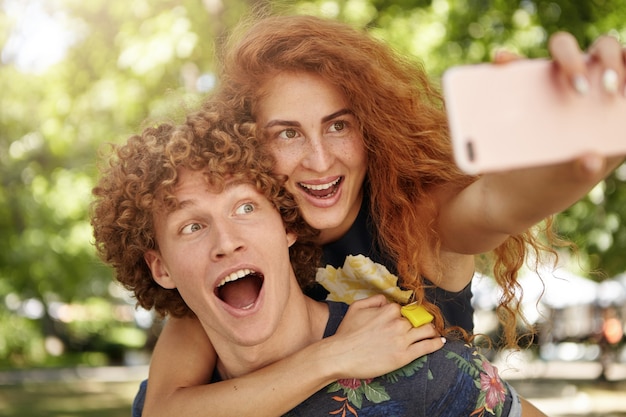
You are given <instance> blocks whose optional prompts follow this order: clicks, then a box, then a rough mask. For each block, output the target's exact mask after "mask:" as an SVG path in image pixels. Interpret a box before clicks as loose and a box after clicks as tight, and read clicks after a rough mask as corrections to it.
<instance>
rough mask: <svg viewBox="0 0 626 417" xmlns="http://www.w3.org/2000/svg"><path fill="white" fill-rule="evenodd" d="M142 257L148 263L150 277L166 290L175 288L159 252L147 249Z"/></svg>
mask: <svg viewBox="0 0 626 417" xmlns="http://www.w3.org/2000/svg"><path fill="white" fill-rule="evenodd" d="M143 259H144V260H145V261H146V263H147V264H148V268H150V271H151V272H152V278H153V279H154V280H155V281H156V283H157V284H159V285H160V286H161V287H163V288H167V289H168V290H171V289H174V288H176V283H175V282H174V280H173V279H172V277H171V276H170V274H169V272H168V270H167V267H166V266H165V263H164V262H163V259H162V258H161V254H160V253H159V252H158V251H156V250H149V251H148V252H146V253H145V254H144V255H143Z"/></svg>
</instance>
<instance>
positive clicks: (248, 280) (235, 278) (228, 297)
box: [215, 269, 264, 310]
mask: <svg viewBox="0 0 626 417" xmlns="http://www.w3.org/2000/svg"><path fill="white" fill-rule="evenodd" d="M263 279H264V277H263V274H261V273H260V272H256V271H253V270H251V269H241V270H239V271H235V272H233V273H231V274H229V275H228V276H227V277H226V278H224V279H223V280H222V282H220V284H219V285H218V286H217V288H216V289H215V294H216V295H217V296H218V297H219V299H220V300H222V301H223V302H225V303H226V304H228V305H229V306H231V307H234V308H238V309H242V310H246V309H249V308H251V307H252V306H253V305H254V302H255V301H256V300H257V298H259V293H260V291H261V287H263Z"/></svg>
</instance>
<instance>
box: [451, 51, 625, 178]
mask: <svg viewBox="0 0 626 417" xmlns="http://www.w3.org/2000/svg"><path fill="white" fill-rule="evenodd" d="M598 67H599V66H598V65H595V66H594V67H590V71H589V72H590V73H589V78H590V83H591V88H590V90H589V92H588V93H587V94H586V95H581V94H578V93H577V92H576V91H575V90H574V88H573V87H571V85H570V84H569V83H568V81H567V80H566V79H565V77H564V76H563V75H562V74H558V73H557V71H556V68H555V64H554V63H553V62H551V61H547V60H522V61H518V62H512V63H508V64H500V65H495V64H478V65H468V66H461V67H455V68H451V69H449V70H448V71H446V72H445V74H444V76H443V85H442V86H443V93H444V97H445V102H446V109H447V112H448V120H449V123H450V134H451V137H452V144H453V147H454V157H455V160H456V163H457V165H458V166H459V167H460V168H461V169H462V170H463V171H465V172H467V173H470V174H476V173H482V172H489V171H499V170H509V169H514V168H522V167H529V166H537V165H544V164H549V163H557V162H563V161H566V160H570V159H573V158H575V157H577V156H580V155H582V154H584V153H586V152H596V153H600V154H604V155H619V154H626V98H625V97H624V95H623V94H622V93H621V91H620V92H619V93H617V94H614V95H611V94H609V93H607V92H605V91H604V89H603V88H602V87H601V85H600V84H601V69H600V68H598Z"/></svg>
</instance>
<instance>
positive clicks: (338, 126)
mask: <svg viewBox="0 0 626 417" xmlns="http://www.w3.org/2000/svg"><path fill="white" fill-rule="evenodd" d="M345 128H346V122H344V121H343V120H337V121H335V122H333V124H332V125H331V126H330V130H331V132H340V131H342V130H343V129H345Z"/></svg>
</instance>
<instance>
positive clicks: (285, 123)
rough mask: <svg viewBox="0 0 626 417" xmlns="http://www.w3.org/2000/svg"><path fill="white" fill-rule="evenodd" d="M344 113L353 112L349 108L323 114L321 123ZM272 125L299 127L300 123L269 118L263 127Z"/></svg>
mask: <svg viewBox="0 0 626 417" xmlns="http://www.w3.org/2000/svg"><path fill="white" fill-rule="evenodd" d="M344 114H353V113H352V110H350V109H341V110H337V111H336V112H334V113H332V114H329V115H328V116H324V117H322V123H326V122H328V121H330V120H333V119H335V118H337V117H339V116H343V115H344ZM274 126H290V127H300V123H299V122H296V121H291V120H280V119H275V120H270V121H269V122H267V124H266V125H265V128H270V127H274Z"/></svg>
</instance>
